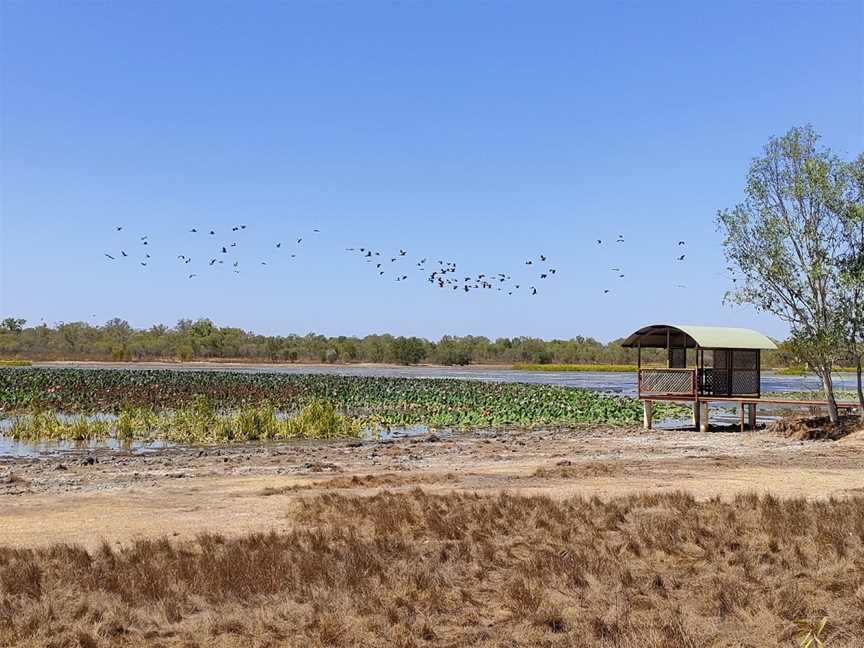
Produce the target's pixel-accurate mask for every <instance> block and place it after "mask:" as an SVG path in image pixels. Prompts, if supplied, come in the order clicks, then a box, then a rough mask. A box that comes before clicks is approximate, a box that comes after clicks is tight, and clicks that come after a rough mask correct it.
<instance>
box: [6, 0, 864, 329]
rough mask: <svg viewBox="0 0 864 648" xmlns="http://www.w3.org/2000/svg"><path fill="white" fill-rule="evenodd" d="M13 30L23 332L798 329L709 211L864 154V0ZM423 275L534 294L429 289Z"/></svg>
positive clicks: (11, 78)
mask: <svg viewBox="0 0 864 648" xmlns="http://www.w3.org/2000/svg"><path fill="white" fill-rule="evenodd" d="M0 19H2V20H0V30H2V32H0V73H2V78H0V93H2V94H0V100H2V107H0V128H2V132H0V137H2V139H0V165H2V166H0V191H2V195H0V210H2V211H0V218H2V224H0V227H2V229H0V315H3V316H8V315H14V316H18V317H24V318H27V319H28V320H30V321H31V322H38V321H39V320H40V318H44V319H45V321H47V322H57V321H74V320H83V321H89V322H94V323H101V322H104V321H105V320H107V319H109V318H111V317H114V316H119V317H122V318H125V319H128V320H129V321H130V323H132V324H133V325H135V326H147V325H150V324H152V323H154V322H165V323H173V322H175V321H176V320H177V319H178V318H180V317H205V316H206V317H210V318H212V319H213V320H214V321H216V322H218V323H220V324H226V325H228V324H230V325H236V326H242V327H244V328H248V329H253V330H256V331H261V332H268V333H281V334H285V333H289V332H296V333H306V332H309V331H316V332H322V333H325V334H330V335H336V334H359V335H362V334H366V333H372V332H392V333H395V334H403V335H422V336H426V337H435V338H437V337H438V336H440V335H443V334H460V335H461V334H469V333H472V334H480V335H487V336H490V337H497V336H516V335H534V336H541V337H547V338H550V337H571V336H575V335H580V334H581V335H592V336H594V337H597V338H599V339H602V340H608V339H612V338H616V337H619V336H624V335H626V334H628V333H629V332H630V331H631V330H632V329H635V328H637V327H639V326H641V325H643V324H647V323H654V322H662V321H672V322H690V323H707V324H728V325H741V326H755V327H757V328H761V329H763V330H764V331H765V332H767V333H769V334H772V335H782V334H783V332H784V329H783V327H782V325H780V324H779V323H778V322H776V321H774V320H773V319H772V318H770V317H766V316H762V315H758V314H756V313H754V312H753V311H751V310H749V309H744V308H734V309H733V308H730V307H727V306H724V305H723V304H722V297H723V293H724V291H725V290H726V289H727V288H728V286H729V284H728V279H727V278H726V276H725V272H724V267H725V263H724V261H723V256H722V249H721V246H720V236H719V234H718V233H717V231H716V228H715V224H714V216H715V213H716V210H717V209H718V208H721V207H728V206H732V205H733V204H734V203H735V202H737V201H739V200H740V199H741V197H742V189H743V184H744V177H745V174H746V171H747V167H748V164H749V161H750V159H751V158H752V157H753V156H754V155H756V154H758V153H759V151H760V149H761V147H762V146H763V145H764V143H765V142H766V140H767V139H768V137H770V136H771V135H778V134H782V133H783V132H785V131H786V130H787V129H788V128H790V127H791V126H795V125H802V124H806V123H811V124H813V125H814V126H815V127H816V129H817V130H818V131H820V132H821V133H822V135H823V140H824V143H825V144H827V145H829V146H831V147H832V148H833V149H835V151H837V152H838V153H840V154H841V155H844V156H846V157H851V156H852V155H856V154H857V153H859V152H860V151H861V150H862V143H864V72H862V67H864V24H862V23H864V18H862V4H861V3H860V2H820V3H815V2H813V3H792V2H748V3H736V2H731V3H594V4H580V3H573V2H561V3H553V2H510V3H466V2H428V3H416V2H415V3H398V4H397V3H383V2H362V3H335V2H256V3H236V2H232V3H228V2H189V1H187V2H181V3H150V2H124V3H95V2H88V3H83V2H70V3H53V2H51V3H49V2H13V1H11V0H7V1H5V2H2V3H0ZM240 224H245V225H247V229H246V230H242V231H240V232H237V233H234V232H231V227H232V226H238V225H240ZM117 226H123V228H124V229H123V231H122V232H117V231H116V229H115V228H116V227H117ZM193 227H195V228H197V229H199V230H201V231H202V232H206V231H209V230H210V229H214V230H216V231H217V235H216V236H215V237H210V236H209V234H204V233H199V234H197V235H193V234H191V233H190V232H189V231H188V230H189V229H190V228H193ZM316 228H317V229H320V230H321V231H320V233H317V234H316V233H314V232H312V230H313V229H316ZM619 234H623V236H624V239H625V242H624V243H615V242H614V241H615V240H616V238H617V237H618V235H619ZM144 235H147V236H148V237H149V238H148V239H147V240H148V243H149V245H148V246H146V247H145V246H143V245H141V242H140V239H139V237H140V236H144ZM301 236H302V237H303V239H304V241H303V242H302V243H301V244H300V245H296V244H295V243H294V241H295V240H296V239H297V238H299V237H301ZM597 239H602V240H603V245H598V244H597V242H596V241H597ZM682 239H683V240H685V241H686V242H687V245H686V246H685V247H684V248H681V247H680V246H678V245H677V242H678V241H679V240H682ZM277 241H281V242H283V246H282V247H281V248H279V249H278V250H277V249H276V247H275V242H277ZM231 242H236V243H237V247H236V248H230V249H229V252H230V253H231V254H227V255H222V254H221V252H220V251H218V250H219V248H221V245H223V244H225V245H229V246H230V243H231ZM346 247H367V248H372V249H375V250H380V251H381V252H382V256H383V257H386V263H387V264H388V265H389V266H392V268H393V269H392V270H391V268H390V267H388V268H387V275H386V276H385V277H383V278H382V277H379V276H378V275H377V273H376V271H375V269H374V268H373V267H372V266H373V264H366V263H364V261H363V260H362V259H361V258H360V257H359V256H358V255H356V254H355V255H352V254H351V253H348V252H346V251H345V250H344V248H346ZM400 248H401V249H405V250H406V251H407V252H408V254H407V255H406V257H404V258H400V260H399V261H397V262H396V263H395V264H390V263H389V257H390V256H391V255H393V254H394V253H397V252H398V250H399V249H400ZM121 249H124V250H125V251H126V252H127V253H128V254H129V255H130V256H129V257H127V258H125V259H124V258H122V257H119V250H121ZM145 252H146V253H149V254H150V255H151V258H150V259H145V257H144V253H145ZM105 253H111V254H113V255H115V256H118V260H117V261H114V262H111V261H109V260H108V259H107V258H105V257H104V256H103V255H104V254H105ZM292 253H293V254H296V255H297V256H296V258H294V259H291V257H290V254H292ZM681 253H686V254H687V258H686V259H685V261H683V262H678V261H676V260H675V259H676V257H677V256H678V255H679V254H681ZM179 254H186V255H188V256H191V257H192V258H193V261H192V262H191V263H190V264H183V263H182V260H178V259H177V255H179ZM540 254H544V255H545V256H547V257H548V260H549V261H548V263H546V264H543V263H539V259H538V257H539V255H540ZM214 257H216V258H222V259H225V260H226V263H224V264H221V265H220V264H218V263H217V264H216V265H215V266H213V267H210V266H208V265H207V264H208V262H209V259H210V258H214ZM422 257H426V258H427V259H429V261H427V264H435V263H436V262H437V261H438V260H439V259H440V260H444V261H454V262H456V263H457V268H458V270H457V273H456V274H457V275H458V276H459V277H460V279H461V278H463V277H464V276H468V275H476V274H478V273H481V272H482V273H486V274H490V273H495V272H506V273H510V274H511V275H512V276H513V277H514V279H513V281H512V283H517V281H518V283H520V285H522V289H521V290H519V291H516V294H514V295H512V296H508V295H506V294H504V293H498V292H497V291H476V292H471V293H468V294H465V293H464V292H463V291H461V290H460V291H458V292H454V291H451V290H439V289H436V288H434V287H433V286H432V285H430V284H429V283H427V282H426V281H425V280H424V275H423V274H421V273H420V272H418V271H417V268H416V266H415V265H414V264H415V263H416V262H417V261H418V260H419V259H420V258H422ZM142 259H143V260H146V262H148V266H147V267H143V266H140V265H139V263H140V261H141V260H142ZM527 259H533V260H534V261H535V264H534V265H532V266H531V267H529V266H526V265H525V261H526V260H527ZM235 260H236V261H237V262H238V264H239V265H238V268H239V269H240V270H241V273H240V274H234V273H233V272H232V267H233V265H232V264H233V262H234V261H235ZM262 260H266V261H267V263H268V265H267V266H263V265H260V262H261V261H262ZM400 265H404V267H405V268H406V272H405V273H406V274H408V275H409V279H408V280H407V281H405V282H396V281H394V277H395V276H396V275H397V274H399V271H398V270H395V268H396V267H397V266H400ZM538 266H548V267H550V268H551V267H554V268H555V269H556V270H557V273H556V275H555V276H554V277H550V278H547V279H545V280H541V279H539V278H538V277H537V272H536V268H538ZM613 267H620V268H622V272H623V273H624V274H625V277H624V278H623V279H620V278H618V277H617V273H615V272H613V271H611V270H610V268H613ZM189 273H196V274H197V275H198V276H197V277H195V278H193V279H187V275H188V274H189ZM427 274H428V273H427ZM679 284H680V285H685V286H687V287H686V288H677V287H676V286H677V285H679ZM528 285H535V286H537V288H538V294H537V295H536V296H531V295H529V294H527V291H526V290H525V287H526V286H528ZM605 289H609V290H610V292H609V293H608V294H604V293H603V291H604V290H605Z"/></svg>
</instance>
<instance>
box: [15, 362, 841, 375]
mask: <svg viewBox="0 0 864 648" xmlns="http://www.w3.org/2000/svg"><path fill="white" fill-rule="evenodd" d="M27 362H30V365H29V366H30V367H31V368H37V369H38V368H40V367H45V368H50V367H55V368H57V367H60V368H63V367H65V368H70V369H76V368H81V369H88V368H89V369H136V368H138V369H220V368H224V369H292V368H296V369H315V370H322V369H339V370H343V369H358V370H362V369H380V370H394V371H400V370H403V371H408V370H416V369H433V370H443V371H456V372H465V373H477V372H484V371H510V372H514V373H520V372H521V373H532V374H535V373H536V374H543V373H612V374H621V373H635V369H634V370H633V371H631V370H630V368H629V367H628V368H626V369H625V368H623V367H625V366H624V365H622V368H617V369H610V368H609V367H610V366H613V365H607V364H598V365H597V366H596V369H595V368H593V366H592V365H586V364H574V365H563V364H552V365H537V364H524V363H506V364H491V363H484V364H467V365H442V364H432V363H421V364H413V365H402V364H394V363H388V362H380V363H379V362H350V363H346V362H255V361H251V362H250V361H249V360H242V359H226V360H218V359H210V360H191V361H181V360H117V361H114V360H27ZM644 367H648V365H644ZM0 368H5V367H2V366H0ZM9 368H15V367H14V366H11V365H10V366H9ZM762 373H763V375H766V374H767V375H774V376H784V377H790V378H803V377H815V374H813V373H809V372H808V373H785V372H784V368H782V367H779V368H770V369H763V370H762ZM834 375H837V376H847V375H851V376H854V371H851V370H848V369H847V368H845V367H844V368H843V371H836V372H834Z"/></svg>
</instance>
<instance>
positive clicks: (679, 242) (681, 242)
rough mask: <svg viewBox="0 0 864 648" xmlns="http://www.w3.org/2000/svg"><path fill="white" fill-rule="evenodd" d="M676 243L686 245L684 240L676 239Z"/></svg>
mask: <svg viewBox="0 0 864 648" xmlns="http://www.w3.org/2000/svg"><path fill="white" fill-rule="evenodd" d="M678 245H686V243H685V242H684V241H678Z"/></svg>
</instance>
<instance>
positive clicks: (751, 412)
mask: <svg viewBox="0 0 864 648" xmlns="http://www.w3.org/2000/svg"><path fill="white" fill-rule="evenodd" d="M639 399H640V400H641V401H642V402H643V404H644V405H645V419H644V421H645V428H646V429H651V427H652V412H651V403H652V402H653V401H662V402H678V403H692V404H693V424H694V426H695V427H697V428H699V429H700V430H702V431H703V432H706V431H707V430H708V404H709V403H725V404H737V405H738V406H739V411H740V417H739V421H740V428H741V432H743V431H744V430H745V429H746V428H745V420H746V423H747V424H748V425H749V427H750V429H751V430H752V429H755V427H756V406H757V405H780V406H788V407H807V408H810V409H811V410H816V409H819V408H827V407H828V401H827V400H806V399H795V398H761V397H758V396H701V395H700V396H698V397H697V396H695V395H690V396H682V395H680V394H679V395H672V394H668V395H662V394H661V395H652V396H645V395H640V397H639ZM859 407H860V405H859V404H858V403H852V402H849V401H841V402H838V403H837V409H838V411H839V412H840V413H841V414H843V413H847V414H848V413H851V412H854V411H855V410H857V409H858V408H859Z"/></svg>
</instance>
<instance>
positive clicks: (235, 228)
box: [231, 226, 240, 232]
mask: <svg viewBox="0 0 864 648" xmlns="http://www.w3.org/2000/svg"><path fill="white" fill-rule="evenodd" d="M239 229H240V228H239V227H237V226H234V227H232V228H231V231H232V232H236V231H237V230H239Z"/></svg>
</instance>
